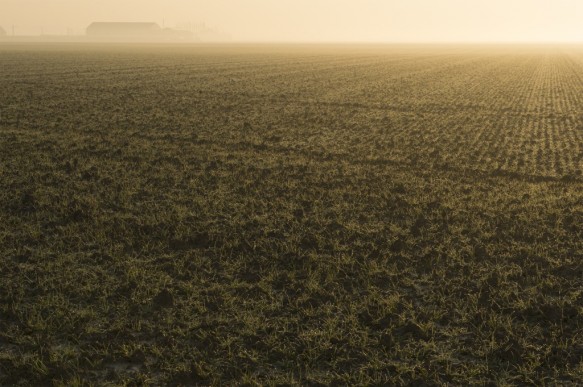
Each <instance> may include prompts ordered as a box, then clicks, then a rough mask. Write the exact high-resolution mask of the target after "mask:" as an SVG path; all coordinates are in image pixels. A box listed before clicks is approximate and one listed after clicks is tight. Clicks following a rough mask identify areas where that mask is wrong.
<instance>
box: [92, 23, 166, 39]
mask: <svg viewBox="0 0 583 387" xmlns="http://www.w3.org/2000/svg"><path fill="white" fill-rule="evenodd" d="M161 30H162V29H161V28H160V26H159V25H158V24H156V23H127V22H95V23H91V24H90V25H89V27H87V35H107V36H142V35H152V34H155V33H159V32H160V31H161Z"/></svg>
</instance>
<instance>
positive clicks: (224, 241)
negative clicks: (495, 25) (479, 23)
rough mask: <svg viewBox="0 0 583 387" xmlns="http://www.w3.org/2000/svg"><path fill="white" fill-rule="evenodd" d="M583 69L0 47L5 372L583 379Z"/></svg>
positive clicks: (489, 55)
mask: <svg viewBox="0 0 583 387" xmlns="http://www.w3.org/2000/svg"><path fill="white" fill-rule="evenodd" d="M582 65H583V56H580V54H578V53H577V51H576V50H574V49H573V50H570V51H569V50H567V49H559V48H555V49H551V48H532V47H531V48H513V49H512V50H509V49H508V48H481V49H476V48H474V49H473V50H470V49H468V48H465V49H460V48H456V47H442V48H439V47H433V48H431V47H429V48H411V47H397V48H395V47H391V48H388V47H376V48H370V47H368V48H358V47H344V48H341V47H318V48H315V47H288V48H285V49H284V48H281V47H279V48H278V47H269V46H262V47H238V46H234V47H225V46H222V47H210V46H209V47H205V46H202V47H188V46H184V47H183V46H177V47H171V48H162V47H158V48H156V49H152V48H148V47H139V46H135V47H121V46H120V47H117V48H116V47H105V46H103V47H100V46H91V47H90V48H86V47H76V46H56V47H52V48H50V49H46V47H44V46H41V47H34V46H24V47H19V46H0V74H1V75H2V77H0V90H2V93H0V109H2V115H1V118H0V119H1V121H0V181H1V182H2V184H1V185H0V273H1V279H2V280H1V281H0V384H7V385H28V384H33V385H39V384H51V383H52V384H54V385H84V384H108V383H109V384H115V385H133V384H147V385H149V384H151V385H164V384H166V385H168V384H169V385H197V384H198V385H209V384H213V385H223V384H256V385H263V384H269V385H278V384H279V385H286V384H308V385H312V384H313V385H318V384H320V385H330V384H337V385H345V384H346V385H355V384H356V385H372V384H377V385H380V384H384V385H401V384H421V383H423V382H424V383H427V384H446V383H451V384H456V385H457V384H461V385H468V384H537V385H538V384H569V383H572V384H579V383H581V382H582V381H583V334H582V333H583V332H582V331H581V330H582V327H581V321H582V320H581V317H582V312H583V310H582V307H583V261H582V258H583V237H582V231H583V189H582V188H583V182H582V180H581V171H582V165H583V164H582V162H583V159H582V156H581V149H582V146H583V139H582V136H583V132H581V127H582V125H583V122H582V121H581V118H580V117H582V116H581V109H582V106H583V105H582V102H583V101H581V98H582V97H580V94H579V93H578V91H579V90H578V86H577V85H578V83H577V81H576V79H578V78H577V71H580V70H581V66H582Z"/></svg>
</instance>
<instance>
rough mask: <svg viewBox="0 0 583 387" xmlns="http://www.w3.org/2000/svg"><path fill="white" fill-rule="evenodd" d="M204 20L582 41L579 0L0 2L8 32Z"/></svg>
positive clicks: (258, 33) (242, 30) (256, 31)
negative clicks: (106, 23) (97, 23)
mask: <svg viewBox="0 0 583 387" xmlns="http://www.w3.org/2000/svg"><path fill="white" fill-rule="evenodd" d="M92 21H155V22H158V23H159V24H160V25H162V22H163V21H164V22H165V25H166V26H167V27H174V26H175V25H176V24H177V23H188V22H202V21H204V22H206V23H207V24H209V25H212V26H216V27H219V28H220V29H221V30H222V31H224V32H228V33H230V34H231V35H232V36H233V38H234V39H235V40H241V41H375V42H378V41H424V42H428V41H583V0H0V26H2V27H4V29H5V30H6V31H8V32H10V31H11V28H12V25H14V26H15V31H16V34H40V33H41V28H42V31H43V32H44V33H45V34H46V33H50V34H65V33H66V31H67V28H70V29H71V30H72V31H74V32H75V33H84V28H85V27H86V26H87V25H88V24H89V23H90V22H92Z"/></svg>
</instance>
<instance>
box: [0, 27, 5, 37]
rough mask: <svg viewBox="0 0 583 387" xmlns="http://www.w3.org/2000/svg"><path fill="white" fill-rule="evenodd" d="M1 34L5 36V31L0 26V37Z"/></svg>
mask: <svg viewBox="0 0 583 387" xmlns="http://www.w3.org/2000/svg"><path fill="white" fill-rule="evenodd" d="M2 36H6V31H5V30H4V28H2V27H0V37H2Z"/></svg>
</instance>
